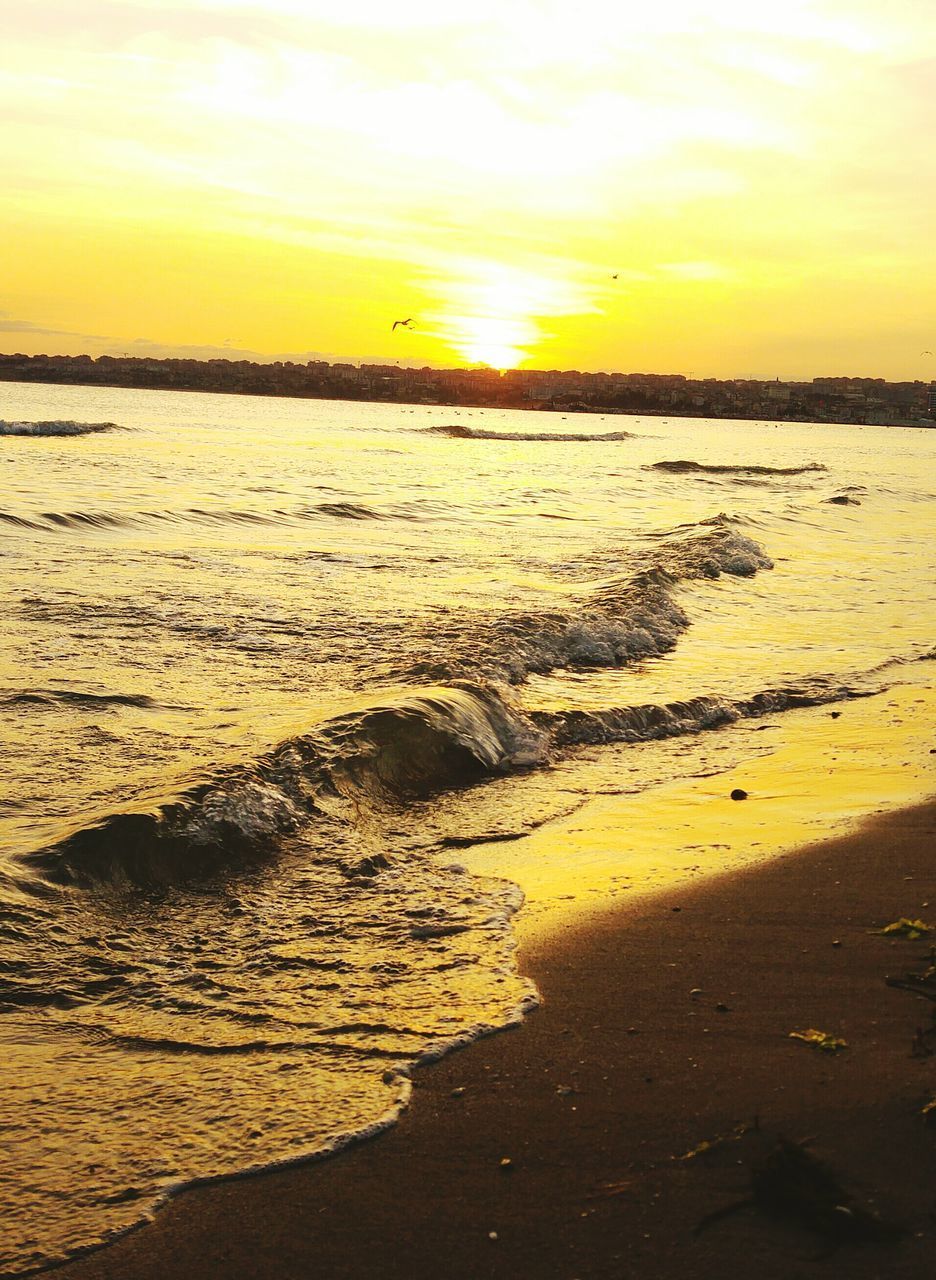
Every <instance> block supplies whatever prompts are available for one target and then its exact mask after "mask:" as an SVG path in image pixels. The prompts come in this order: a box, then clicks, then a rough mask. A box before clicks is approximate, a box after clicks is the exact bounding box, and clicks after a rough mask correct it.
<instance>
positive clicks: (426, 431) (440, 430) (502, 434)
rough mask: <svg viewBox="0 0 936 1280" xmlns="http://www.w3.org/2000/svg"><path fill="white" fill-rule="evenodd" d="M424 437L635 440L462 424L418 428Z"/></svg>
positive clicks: (611, 434) (627, 434)
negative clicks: (500, 429)
mask: <svg viewBox="0 0 936 1280" xmlns="http://www.w3.org/2000/svg"><path fill="white" fill-rule="evenodd" d="M417 430H418V431H419V432H420V433H421V434H422V435H434V436H449V437H450V438H451V439H452V440H524V441H526V440H532V441H539V440H542V441H544V442H545V441H548V440H551V441H554V442H556V443H559V444H561V443H565V444H570V443H583V444H584V443H596V444H600V443H602V442H607V441H609V440H635V439H637V437H636V436H635V435H634V433H633V432H632V431H603V432H598V433H595V432H581V431H568V432H557V431H489V430H488V429H487V428H486V427H468V426H463V425H462V424H461V423H452V424H448V423H446V424H440V425H439V426H437V427H418V428H417Z"/></svg>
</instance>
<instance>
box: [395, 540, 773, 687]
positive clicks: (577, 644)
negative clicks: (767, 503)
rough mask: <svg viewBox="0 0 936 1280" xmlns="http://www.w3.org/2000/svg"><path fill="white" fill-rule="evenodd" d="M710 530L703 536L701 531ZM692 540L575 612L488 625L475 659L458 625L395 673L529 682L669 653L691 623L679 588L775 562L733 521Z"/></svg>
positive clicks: (664, 549)
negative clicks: (551, 674)
mask: <svg viewBox="0 0 936 1280" xmlns="http://www.w3.org/2000/svg"><path fill="white" fill-rule="evenodd" d="M700 528H701V529H702V532H701V533H700V532H698V530H699V529H700ZM689 529H690V533H689V535H688V536H686V535H685V533H684V532H683V531H676V534H677V535H678V536H679V537H680V540H677V541H673V542H670V543H668V544H664V545H661V546H659V547H657V548H656V549H655V551H654V553H653V558H652V559H651V560H649V561H648V562H647V563H646V564H645V565H643V566H642V567H641V568H639V569H638V570H637V571H636V572H634V573H632V574H631V575H629V576H626V577H621V578H611V579H609V580H608V581H606V582H605V583H604V584H603V585H602V586H600V587H599V588H598V589H596V590H593V591H592V592H590V593H589V595H588V596H587V597H586V598H585V599H584V600H583V601H581V602H580V603H579V604H577V606H576V607H575V608H573V609H566V610H558V609H557V610H556V611H554V612H550V613H516V614H510V615H507V616H504V617H501V618H498V619H496V620H495V621H493V622H491V623H489V624H482V625H480V626H479V627H478V628H477V629H476V632H475V634H473V635H472V637H471V650H472V653H471V656H470V657H464V656H462V655H460V653H459V649H460V647H461V646H463V643H464V642H463V640H462V638H461V636H460V635H459V634H458V624H457V623H456V624H455V626H454V628H453V630H452V631H451V632H449V631H446V630H443V629H437V630H436V632H435V633H434V634H433V635H432V636H429V637H427V638H426V643H425V648H426V650H427V651H428V652H427V656H426V657H425V659H423V661H421V662H419V663H417V664H415V665H410V666H408V667H406V668H405V669H403V670H399V671H395V672H394V674H395V675H397V676H402V677H404V678H407V679H418V680H431V681H433V682H444V681H448V680H452V679H470V678H473V677H474V676H476V675H477V674H479V673H480V674H481V675H482V676H483V677H484V678H485V679H487V680H502V681H505V682H506V683H508V684H513V685H516V684H522V683H523V682H524V681H525V680H526V679H528V677H529V676H530V675H532V674H533V673H536V674H538V675H544V674H546V673H548V672H550V671H555V670H557V669H559V668H564V667H572V668H580V669H588V668H598V667H614V666H621V665H624V664H626V663H629V662H634V661H636V660H639V659H642V658H649V657H655V656H658V655H659V654H662V653H666V652H668V651H669V650H670V649H672V648H673V646H674V645H675V644H676V642H677V640H678V638H679V636H680V635H681V634H682V632H683V631H685V629H686V628H687V627H688V625H689V619H688V616H687V615H686V613H685V611H684V609H683V608H682V606H681V604H680V603H679V601H678V600H677V599H676V595H675V588H676V587H677V586H678V585H679V583H681V582H686V581H692V580H697V579H705V578H708V579H714V578H719V577H721V576H722V574H728V575H731V576H735V577H751V576H753V575H754V574H755V573H757V572H758V571H759V570H761V569H771V568H772V567H773V562H772V561H771V559H770V557H769V556H768V555H767V554H766V552H765V551H764V549H763V548H762V547H761V546H759V545H758V543H756V542H754V541H753V540H752V539H751V538H748V537H746V536H745V535H744V534H741V533H739V532H737V530H735V529H734V528H732V522H731V521H730V519H729V518H728V517H726V516H716V517H713V518H712V519H711V520H709V521H704V522H702V524H701V525H696V526H689Z"/></svg>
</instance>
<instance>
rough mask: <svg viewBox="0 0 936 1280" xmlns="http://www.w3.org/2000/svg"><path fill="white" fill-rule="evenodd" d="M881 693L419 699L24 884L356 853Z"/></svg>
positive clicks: (87, 849) (213, 790) (344, 726)
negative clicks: (385, 827)
mask: <svg viewBox="0 0 936 1280" xmlns="http://www.w3.org/2000/svg"><path fill="white" fill-rule="evenodd" d="M878 692H880V687H879V686H877V685H871V684H869V683H867V682H864V683H863V682H861V681H856V682H855V683H854V684H849V685H843V684H839V683H836V682H833V681H830V680H828V679H823V678H816V679H814V680H811V681H809V682H807V683H803V684H799V685H791V686H781V687H778V688H774V689H767V690H763V691H761V692H759V693H756V694H754V695H752V696H750V697H745V698H736V699H731V698H724V697H711V696H705V697H698V698H692V699H688V700H685V701H681V702H673V703H667V704H663V705H658V704H646V705H640V706H628V707H617V708H609V709H606V710H600V711H533V712H524V711H523V710H522V709H521V708H520V707H519V706H518V704H517V703H516V702H515V700H514V698H513V696H512V695H511V694H510V693H509V691H508V690H506V689H505V688H503V687H502V688H500V689H497V688H494V687H487V688H485V687H481V686H476V687H474V688H458V687H455V688H448V689H432V690H425V691H422V692H420V693H418V694H414V695H413V696H412V697H410V698H407V699H404V700H401V701H400V702H397V703H394V704H392V705H387V706H379V707H375V708H373V709H372V710H369V711H365V712H363V713H357V714H354V715H349V716H345V717H339V718H338V719H335V720H333V721H330V722H328V723H327V724H325V725H323V726H322V727H321V728H320V729H318V730H317V731H316V732H314V733H311V734H308V735H303V736H300V737H296V738H291V739H289V740H287V741H286V742H284V743H282V744H280V746H278V747H277V748H276V749H275V750H274V751H272V752H270V753H269V754H268V755H267V756H265V757H263V758H261V759H260V760H258V761H254V762H253V763H252V764H251V765H249V766H247V767H245V768H243V769H240V770H231V771H228V772H227V773H224V774H220V773H219V774H218V775H217V776H215V777H213V778H211V779H209V780H206V781H204V782H202V783H200V784H198V785H196V786H193V787H190V788H189V789H188V790H187V791H185V792H183V793H182V794H180V795H178V796H176V797H175V798H173V799H169V800H165V801H163V802H162V803H159V804H156V805H154V806H153V808H152V809H150V810H149V811H147V812H135V813H122V814H111V815H108V816H107V817H105V818H103V819H101V820H100V821H99V822H96V823H92V824H90V825H88V826H85V827H82V828H81V829H79V830H78V831H75V832H73V833H72V834H71V835H69V836H66V837H65V838H64V839H62V840H61V841H59V842H57V843H56V844H54V845H51V846H49V847H47V848H45V849H42V850H39V851H38V852H36V853H34V854H32V855H29V856H28V857H27V858H25V859H24V860H23V861H24V863H25V869H26V870H27V872H28V874H29V875H30V876H32V877H38V879H39V881H40V882H44V883H45V884H46V885H47V886H50V887H51V886H54V885H73V886H83V887H94V886H102V885H105V884H110V885H115V886H121V885H127V884H140V885H153V884H165V885H170V884H177V883H184V882H186V881H190V880H198V879H203V878H205V877H208V876H210V877H216V876H218V875H220V876H222V877H225V876H227V875H232V874H238V873H239V872H240V871H241V870H242V869H243V868H244V867H245V866H246V865H248V864H249V863H250V862H255V861H256V860H258V859H266V858H270V857H272V856H274V855H275V853H276V850H277V848H278V846H279V843H280V842H281V841H282V840H283V839H284V838H286V837H290V836H293V835H295V834H296V833H297V832H300V831H303V832H306V833H309V834H310V835H312V836H314V837H316V839H317V843H320V844H322V846H323V847H324V846H325V845H327V846H329V847H331V848H336V847H339V846H340V845H343V846H344V847H351V848H353V847H354V845H355V843H356V839H355V832H358V833H359V832H361V831H363V830H366V829H367V826H368V822H369V819H368V817H367V815H368V813H369V812H372V813H373V814H378V813H380V812H383V811H384V810H385V808H386V806H387V805H388V804H389V805H390V808H391V810H392V811H395V810H397V809H399V807H400V806H401V805H402V806H404V807H405V806H407V805H409V804H411V803H412V802H413V801H418V800H420V799H423V798H426V797H428V796H431V795H433V794H437V793H439V792H443V791H451V790H453V789H457V788H462V787H466V786H471V785H474V784H477V783H480V782H482V781H484V779H485V778H490V777H492V776H496V775H500V774H506V773H515V772H518V771H522V770H529V769H535V768H538V767H541V766H543V765H545V764H547V763H549V762H550V761H553V760H555V759H556V758H557V756H558V755H559V754H561V753H564V752H567V751H569V750H574V749H575V748H578V747H582V746H586V745H600V744H607V743H622V742H623V743H640V742H650V741H654V740H657V739H660V738H671V737H676V736H682V735H687V734H697V733H702V732H704V731H706V730H710V729H717V728H720V727H721V726H723V725H730V724H734V723H736V722H737V721H739V720H743V719H753V718H757V717H760V716H765V715H776V714H779V713H781V712H783V711H787V710H791V709H794V708H801V707H814V706H822V705H825V704H827V703H832V702H840V701H844V700H848V699H852V698H860V697H868V696H871V695H873V694H875V693H878ZM349 837H350V838H349ZM449 843H452V842H451V841H450V842H449ZM389 865H390V864H389V862H388V860H387V859H386V857H385V856H384V855H383V854H381V853H377V854H375V855H370V856H364V857H361V856H359V855H354V854H352V855H351V856H350V857H349V860H348V862H347V864H346V868H345V874H346V875H347V876H348V877H350V878H351V879H354V878H356V877H365V878H368V877H372V876H374V875H375V874H378V873H379V872H380V870H381V869H382V868H385V867H387V866H389ZM436 927H442V928H443V932H446V931H450V930H451V928H452V926H451V925H450V924H448V923H447V924H446V925H445V926H444V927H443V926H436V925H433V926H432V928H436ZM420 928H422V926H420ZM420 936H425V937H429V936H431V932H424V933H423V934H421V935H420ZM440 936H441V935H440Z"/></svg>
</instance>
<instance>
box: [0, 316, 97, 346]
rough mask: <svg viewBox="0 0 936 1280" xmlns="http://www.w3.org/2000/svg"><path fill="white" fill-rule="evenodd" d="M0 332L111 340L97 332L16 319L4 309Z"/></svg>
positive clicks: (86, 339)
mask: <svg viewBox="0 0 936 1280" xmlns="http://www.w3.org/2000/svg"><path fill="white" fill-rule="evenodd" d="M0 333H31V334H35V335H37V336H39V337H48V338H81V339H82V340H84V341H87V342H109V341H111V339H109V338H107V337H104V336H103V335H102V334H99V333H78V332H76V331H75V330H74V329H56V328H52V327H51V326H49V325H43V324H34V323H33V321H32V320H17V319H16V318H15V317H13V316H11V315H10V314H9V312H6V311H0Z"/></svg>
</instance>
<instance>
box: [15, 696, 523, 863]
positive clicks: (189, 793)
mask: <svg viewBox="0 0 936 1280" xmlns="http://www.w3.org/2000/svg"><path fill="white" fill-rule="evenodd" d="M546 752H547V741H546V737H545V735H544V734H543V733H542V732H541V731H540V730H538V729H537V728H536V726H535V725H534V724H533V723H532V721H531V720H530V719H529V718H528V717H527V716H525V715H524V714H523V712H522V711H520V709H519V708H517V707H515V706H512V705H509V704H508V702H507V701H506V700H505V699H504V698H503V697H501V696H500V694H499V693H498V692H497V691H496V690H494V689H490V688H483V687H481V686H476V687H467V686H466V687H455V688H448V689H427V690H424V691H421V692H420V693H417V694H413V695H412V697H409V698H404V699H401V700H399V701H396V702H394V703H392V704H388V705H386V706H377V707H374V708H372V709H370V710H367V711H365V712H362V713H355V714H351V715H347V716H342V717H338V718H336V719H334V720H332V721H329V722H328V723H326V724H325V725H323V726H322V727H321V728H319V729H318V730H316V731H315V732H313V733H310V734H308V735H302V736H299V737H295V738H290V739H288V740H287V741H286V742H283V743H281V744H280V745H279V746H278V747H276V748H275V749H274V750H273V751H271V752H270V753H269V754H268V755H266V756H263V757H261V758H260V759H259V760H256V761H254V762H252V763H251V764H250V765H248V766H246V767H244V768H242V769H234V770H228V771H219V772H218V773H216V774H215V775H213V776H211V777H209V778H206V779H203V780H201V781H198V782H196V783H194V784H193V785H191V786H189V787H187V788H185V789H183V790H182V791H181V792H180V793H178V794H175V795H169V796H166V797H163V798H161V799H156V800H155V801H154V802H153V803H152V805H151V806H149V807H148V808H146V809H145V810H142V811H137V812H129V813H116V814H107V815H105V816H103V817H102V818H101V819H99V820H98V821H96V822H93V823H91V824H89V825H87V826H83V827H81V828H80V829H78V830H77V831H74V832H72V833H71V834H69V835H67V836H65V837H64V838H63V839H62V840H60V841H58V842H57V843H55V844H54V845H52V846H49V847H47V848H45V849H41V850H39V851H38V852H36V853H34V854H32V855H29V856H28V857H27V858H26V859H25V862H26V864H27V866H28V867H29V868H30V870H31V871H33V872H37V873H38V874H39V875H40V876H41V877H42V878H43V879H46V880H47V881H49V882H52V883H60V884H85V885H90V884H95V883H101V882H111V883H122V882H129V883H153V882H157V883H158V882H163V883H171V882H174V881H176V880H184V879H188V878H192V877H200V876H204V875H211V874H215V873H216V872H218V871H219V870H223V869H229V870H230V869H233V868H235V867H236V866H238V865H242V864H244V863H247V862H250V861H252V860H254V859H256V858H258V857H264V856H267V855H269V854H270V853H271V852H272V851H273V850H275V847H276V845H277V843H278V841H279V840H281V839H282V838H283V837H285V836H288V835H291V834H293V833H295V832H296V831H298V830H299V829H300V828H302V827H305V826H314V825H316V824H319V825H322V826H325V827H329V828H331V829H332V830H331V832H330V834H331V835H334V828H335V827H342V826H349V825H350V826H353V825H354V824H355V823H356V822H357V821H358V818H359V816H360V809H361V805H365V806H367V805H371V806H375V805H376V806H380V805H381V804H382V803H384V802H388V801H389V802H399V801H404V802H405V801H407V800H409V799H412V798H418V797H421V796H426V795H430V794H432V793H433V792H435V791H439V790H443V789H448V788H451V787H457V786H464V785H466V784H469V783H473V782H477V781H479V780H480V779H482V778H483V777H484V776H485V775H490V774H493V773H500V772H509V771H511V770H515V769H522V768H531V767H533V766H535V765H537V764H540V763H542V761H543V760H544V759H545V756H546Z"/></svg>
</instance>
